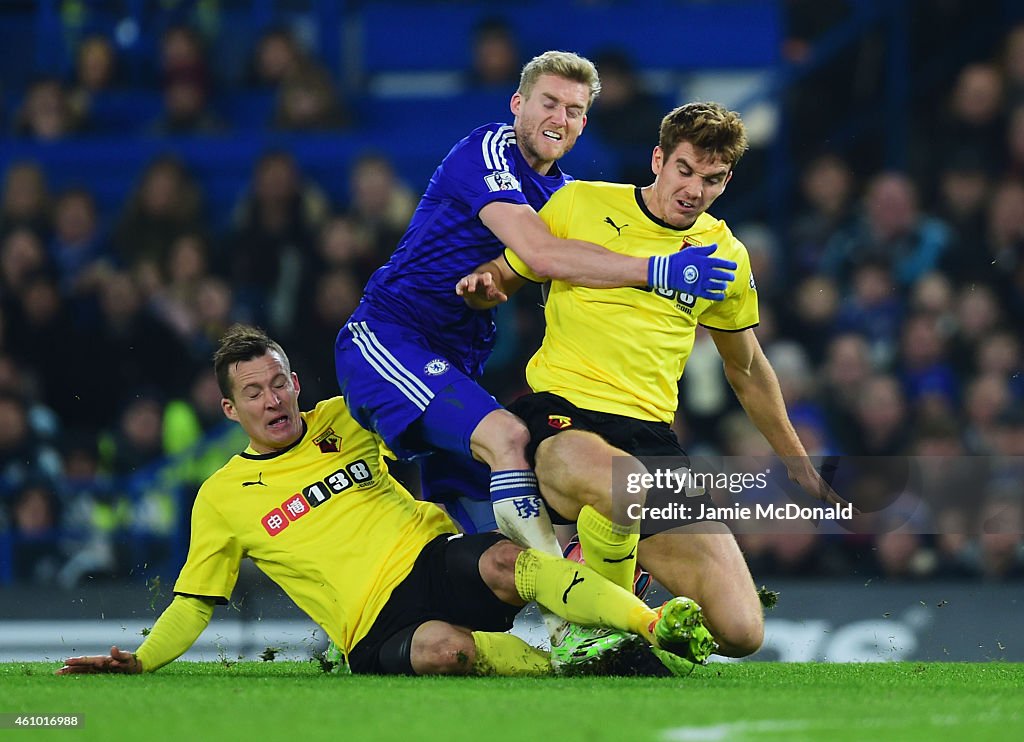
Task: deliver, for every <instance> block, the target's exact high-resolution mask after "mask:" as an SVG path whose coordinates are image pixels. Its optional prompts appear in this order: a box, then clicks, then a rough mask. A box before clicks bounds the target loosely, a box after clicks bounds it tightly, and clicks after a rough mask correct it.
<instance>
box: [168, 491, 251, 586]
mask: <svg viewBox="0 0 1024 742" xmlns="http://www.w3.org/2000/svg"><path fill="white" fill-rule="evenodd" d="M241 561H242V549H241V546H240V545H239V543H238V539H237V537H236V536H235V534H234V532H233V531H232V530H231V529H230V528H229V527H228V524H227V521H226V520H225V519H224V516H223V515H221V513H220V512H218V511H217V509H216V508H214V507H213V505H212V504H211V503H210V502H209V498H208V497H204V496H203V491H202V490H200V492H199V496H198V497H196V502H195V505H193V506H192V533H191V538H190V543H189V547H188V558H187V559H186V560H185V566H184V567H182V568H181V573H180V574H179V575H178V580H177V582H175V583H174V592H175V593H177V594H179V595H193V596H197V597H209V598H215V599H217V601H218V602H221V603H226V602H227V600H228V598H230V597H231V591H232V590H234V588H235V583H236V582H237V581H238V567H239V564H240V563H241Z"/></svg>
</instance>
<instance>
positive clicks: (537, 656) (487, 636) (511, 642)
mask: <svg viewBox="0 0 1024 742" xmlns="http://www.w3.org/2000/svg"><path fill="white" fill-rule="evenodd" d="M473 645H474V646H475V647H476V662H474V663H473V674H474V675H547V674H549V673H551V672H552V670H551V656H550V655H549V654H548V653H547V652H544V651H542V650H540V649H537V648H536V647H531V646H530V645H529V644H527V643H526V642H524V641H523V640H522V639H520V638H519V637H518V636H513V635H512V634H499V633H497V632H493V631H474V632H473Z"/></svg>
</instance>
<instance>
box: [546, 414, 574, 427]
mask: <svg viewBox="0 0 1024 742" xmlns="http://www.w3.org/2000/svg"><path fill="white" fill-rule="evenodd" d="M548 425H550V426H551V427H552V428H554V429H555V430H565V429H566V428H571V427H572V418H571V417H568V416H566V415H548Z"/></svg>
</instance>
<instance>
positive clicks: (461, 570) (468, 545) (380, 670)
mask: <svg viewBox="0 0 1024 742" xmlns="http://www.w3.org/2000/svg"><path fill="white" fill-rule="evenodd" d="M503 540H505V537H504V536H502V535H501V534H500V533H478V534H473V535H469V536H467V535H461V534H460V535H455V534H451V535H448V534H445V535H443V536H438V537H437V538H435V539H434V540H433V541H431V542H430V543H428V544H427V545H426V546H424V547H423V551H421V552H420V555H419V556H418V557H417V558H416V563H415V564H414V565H413V568H412V571H411V572H410V573H409V575H408V576H407V577H406V578H405V579H404V580H402V582H401V583H399V585H398V587H396V588H395V590H394V592H392V593H391V597H390V598H389V599H388V602H387V603H385V604H384V608H383V609H381V612H380V614H379V615H378V616H377V619H376V620H375V621H374V622H373V626H371V627H370V631H369V632H368V633H367V634H366V636H364V637H363V638H362V639H360V640H359V643H358V644H356V646H355V647H353V649H352V651H351V652H350V653H349V657H348V660H349V665H350V666H351V668H352V671H353V672H357V673H377V674H385V673H389V672H395V670H394V669H391V668H390V667H388V666H382V665H381V661H380V650H381V647H382V646H384V645H385V644H387V643H388V641H389V640H392V639H393V638H394V637H396V636H397V635H398V634H402V633H406V634H407V636H408V638H411V637H412V633H413V632H414V631H415V630H416V628H417V627H419V625H420V624H422V623H425V622H427V621H445V622H447V623H450V624H455V625H456V626H462V627H465V628H467V629H472V630H474V631H508V630H509V629H511V628H512V621H513V619H515V617H516V614H517V613H518V612H519V610H520V609H519V608H518V607H517V606H514V605H509V604H508V603H504V602H502V601H501V600H499V599H498V597H497V596H496V595H495V594H494V593H493V592H492V591H491V589H490V588H489V587H487V584H486V583H485V582H484V581H483V578H482V577H481V576H480V567H479V563H480V557H481V555H482V554H483V553H484V552H485V551H487V550H488V549H489V548H491V547H492V546H494V545H495V544H496V543H498V542H499V541H503Z"/></svg>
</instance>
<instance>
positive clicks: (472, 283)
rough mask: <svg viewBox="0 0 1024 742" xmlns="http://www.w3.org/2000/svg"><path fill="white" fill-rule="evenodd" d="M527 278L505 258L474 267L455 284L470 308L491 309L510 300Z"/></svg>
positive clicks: (457, 292)
mask: <svg viewBox="0 0 1024 742" xmlns="http://www.w3.org/2000/svg"><path fill="white" fill-rule="evenodd" d="M524 283H526V280H525V279H524V278H523V277H522V276H519V275H517V274H516V273H515V271H513V270H512V268H511V267H509V265H508V263H507V262H506V261H505V259H504V258H498V259H497V260H491V261H489V262H487V263H484V264H483V265H481V266H479V267H477V268H474V269H473V272H472V273H470V274H469V275H466V276H463V277H462V278H460V279H459V282H458V283H457V284H455V293H456V294H458V295H459V296H461V297H462V298H463V300H464V301H465V302H466V304H467V305H468V306H469V308H470V309H490V308H492V307H496V306H497V305H498V304H502V303H504V302H506V301H508V297H509V296H511V295H512V294H514V293H515V292H516V291H518V290H519V289H520V288H522V286H523V284H524Z"/></svg>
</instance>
